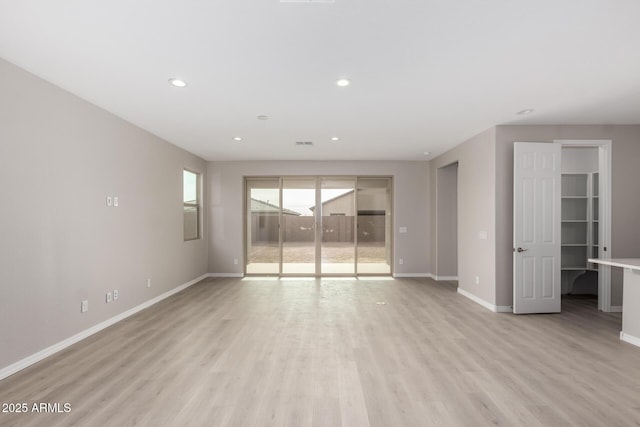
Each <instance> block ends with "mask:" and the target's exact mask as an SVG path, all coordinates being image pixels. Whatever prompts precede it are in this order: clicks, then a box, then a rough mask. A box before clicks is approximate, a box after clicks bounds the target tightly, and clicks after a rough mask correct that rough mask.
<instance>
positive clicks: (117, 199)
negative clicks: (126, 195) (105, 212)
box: [113, 196, 120, 207]
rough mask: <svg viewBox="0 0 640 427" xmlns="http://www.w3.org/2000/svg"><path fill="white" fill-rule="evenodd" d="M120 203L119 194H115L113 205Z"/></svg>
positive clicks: (116, 205)
mask: <svg viewBox="0 0 640 427" xmlns="http://www.w3.org/2000/svg"><path fill="white" fill-rule="evenodd" d="M119 204H120V199H119V198H118V196H113V206H115V207H118V205H119Z"/></svg>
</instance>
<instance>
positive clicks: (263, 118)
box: [258, 114, 269, 120]
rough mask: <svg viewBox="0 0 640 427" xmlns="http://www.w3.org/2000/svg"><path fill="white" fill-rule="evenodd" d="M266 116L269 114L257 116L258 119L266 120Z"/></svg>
mask: <svg viewBox="0 0 640 427" xmlns="http://www.w3.org/2000/svg"><path fill="white" fill-rule="evenodd" d="M268 118H269V116H265V115H264V114H261V115H259V116H258V120H267V119H268Z"/></svg>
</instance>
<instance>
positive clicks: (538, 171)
mask: <svg viewBox="0 0 640 427" xmlns="http://www.w3.org/2000/svg"><path fill="white" fill-rule="evenodd" d="M561 152H562V151H561V146H560V145H559V144H549V143H535V142H516V143H515V146H514V163H513V171H514V183H513V189H514V195H513V204H514V209H513V228H514V229H513V248H514V249H513V312H514V313H518V314H522V313H556V312H559V311H560V298H561V297H560V207H561V206H560V203H561V167H562V165H561Z"/></svg>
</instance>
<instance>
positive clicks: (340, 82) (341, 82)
mask: <svg viewBox="0 0 640 427" xmlns="http://www.w3.org/2000/svg"><path fill="white" fill-rule="evenodd" d="M336 84H337V85H338V86H340V87H345V86H349V85H350V84H351V81H350V80H349V79H339V80H338V81H337V82H336Z"/></svg>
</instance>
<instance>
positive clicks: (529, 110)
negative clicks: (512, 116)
mask: <svg viewBox="0 0 640 427" xmlns="http://www.w3.org/2000/svg"><path fill="white" fill-rule="evenodd" d="M533 111H534V110H533V108H527V109H526V110H522V111H518V112H517V114H518V115H519V116H526V115H527V114H531V113H533Z"/></svg>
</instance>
